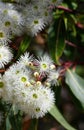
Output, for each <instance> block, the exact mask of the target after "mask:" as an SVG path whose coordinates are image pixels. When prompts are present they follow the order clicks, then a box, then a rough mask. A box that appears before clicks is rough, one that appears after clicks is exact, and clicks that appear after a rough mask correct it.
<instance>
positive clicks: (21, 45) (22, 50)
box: [17, 36, 31, 58]
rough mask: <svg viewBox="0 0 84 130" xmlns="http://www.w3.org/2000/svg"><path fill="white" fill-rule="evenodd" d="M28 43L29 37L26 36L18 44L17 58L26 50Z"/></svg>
mask: <svg viewBox="0 0 84 130" xmlns="http://www.w3.org/2000/svg"><path fill="white" fill-rule="evenodd" d="M30 42H31V37H30V36H26V37H25V38H24V39H23V41H22V42H21V44H20V47H19V50H18V54H17V58H18V57H19V56H20V55H21V54H23V53H24V52H25V51H26V50H27V48H28V47H29V45H30Z"/></svg>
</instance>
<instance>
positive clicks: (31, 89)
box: [0, 0, 62, 118]
mask: <svg viewBox="0 0 84 130" xmlns="http://www.w3.org/2000/svg"><path fill="white" fill-rule="evenodd" d="M3 1H4V0H1V1H0V69H1V68H4V67H5V65H7V64H8V63H9V62H10V61H11V59H12V58H13V54H12V51H11V49H10V47H9V46H8V44H9V43H10V42H11V40H12V38H14V37H15V36H21V35H22V34H24V33H26V34H27V35H30V36H31V37H33V36H35V35H37V33H39V32H40V31H41V30H43V29H44V28H45V26H46V25H48V24H50V23H51V22H52V10H51V8H50V6H54V7H55V6H57V5H58V4H59V3H60V2H61V1H62V0H8V1H7V2H3ZM10 44H12V43H10ZM58 78H59V70H57V68H56V66H55V64H54V63H53V61H52V60H51V58H50V57H49V56H48V55H47V54H45V55H43V57H38V59H36V58H34V57H33V56H32V55H31V56H30V55H29V53H25V54H24V55H22V56H21V57H20V58H19V60H18V61H17V62H16V63H14V64H13V65H11V66H10V67H9V68H8V70H6V71H5V73H4V74H3V75H0V98H3V100H5V101H7V102H9V103H11V104H14V105H16V106H17V107H18V109H20V110H21V111H23V112H24V113H27V114H28V115H29V117H30V118H39V117H43V116H44V115H45V114H46V113H47V112H48V111H49V110H50V109H51V107H52V106H53V104H54V102H55V98H54V93H53V91H52V90H51V86H53V85H55V86H56V85H57V84H58V81H57V79H58Z"/></svg>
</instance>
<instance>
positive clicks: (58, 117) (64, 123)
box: [49, 105, 76, 130]
mask: <svg viewBox="0 0 84 130" xmlns="http://www.w3.org/2000/svg"><path fill="white" fill-rule="evenodd" d="M49 113H50V114H51V115H52V116H53V117H54V118H55V119H56V120H57V121H58V122H59V123H60V124H61V125H62V126H63V127H64V128H65V129H67V130H76V129H75V128H73V127H72V126H71V125H70V124H69V123H68V122H67V121H66V120H65V119H64V117H63V116H62V114H61V113H60V112H59V110H58V108H57V106H55V105H54V106H53V108H52V109H51V110H50V111H49Z"/></svg>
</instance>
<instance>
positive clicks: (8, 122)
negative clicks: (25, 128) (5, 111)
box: [6, 116, 11, 130]
mask: <svg viewBox="0 0 84 130" xmlns="http://www.w3.org/2000/svg"><path fill="white" fill-rule="evenodd" d="M6 130H11V123H10V121H9V117H8V116H7V118H6Z"/></svg>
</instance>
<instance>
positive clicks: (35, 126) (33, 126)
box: [28, 119, 38, 130]
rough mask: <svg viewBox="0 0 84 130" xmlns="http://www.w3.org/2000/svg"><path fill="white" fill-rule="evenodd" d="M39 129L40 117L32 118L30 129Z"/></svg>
mask: <svg viewBox="0 0 84 130" xmlns="http://www.w3.org/2000/svg"><path fill="white" fill-rule="evenodd" d="M37 129H38V119H32V120H31V123H30V127H29V128H28V130H37Z"/></svg>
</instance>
